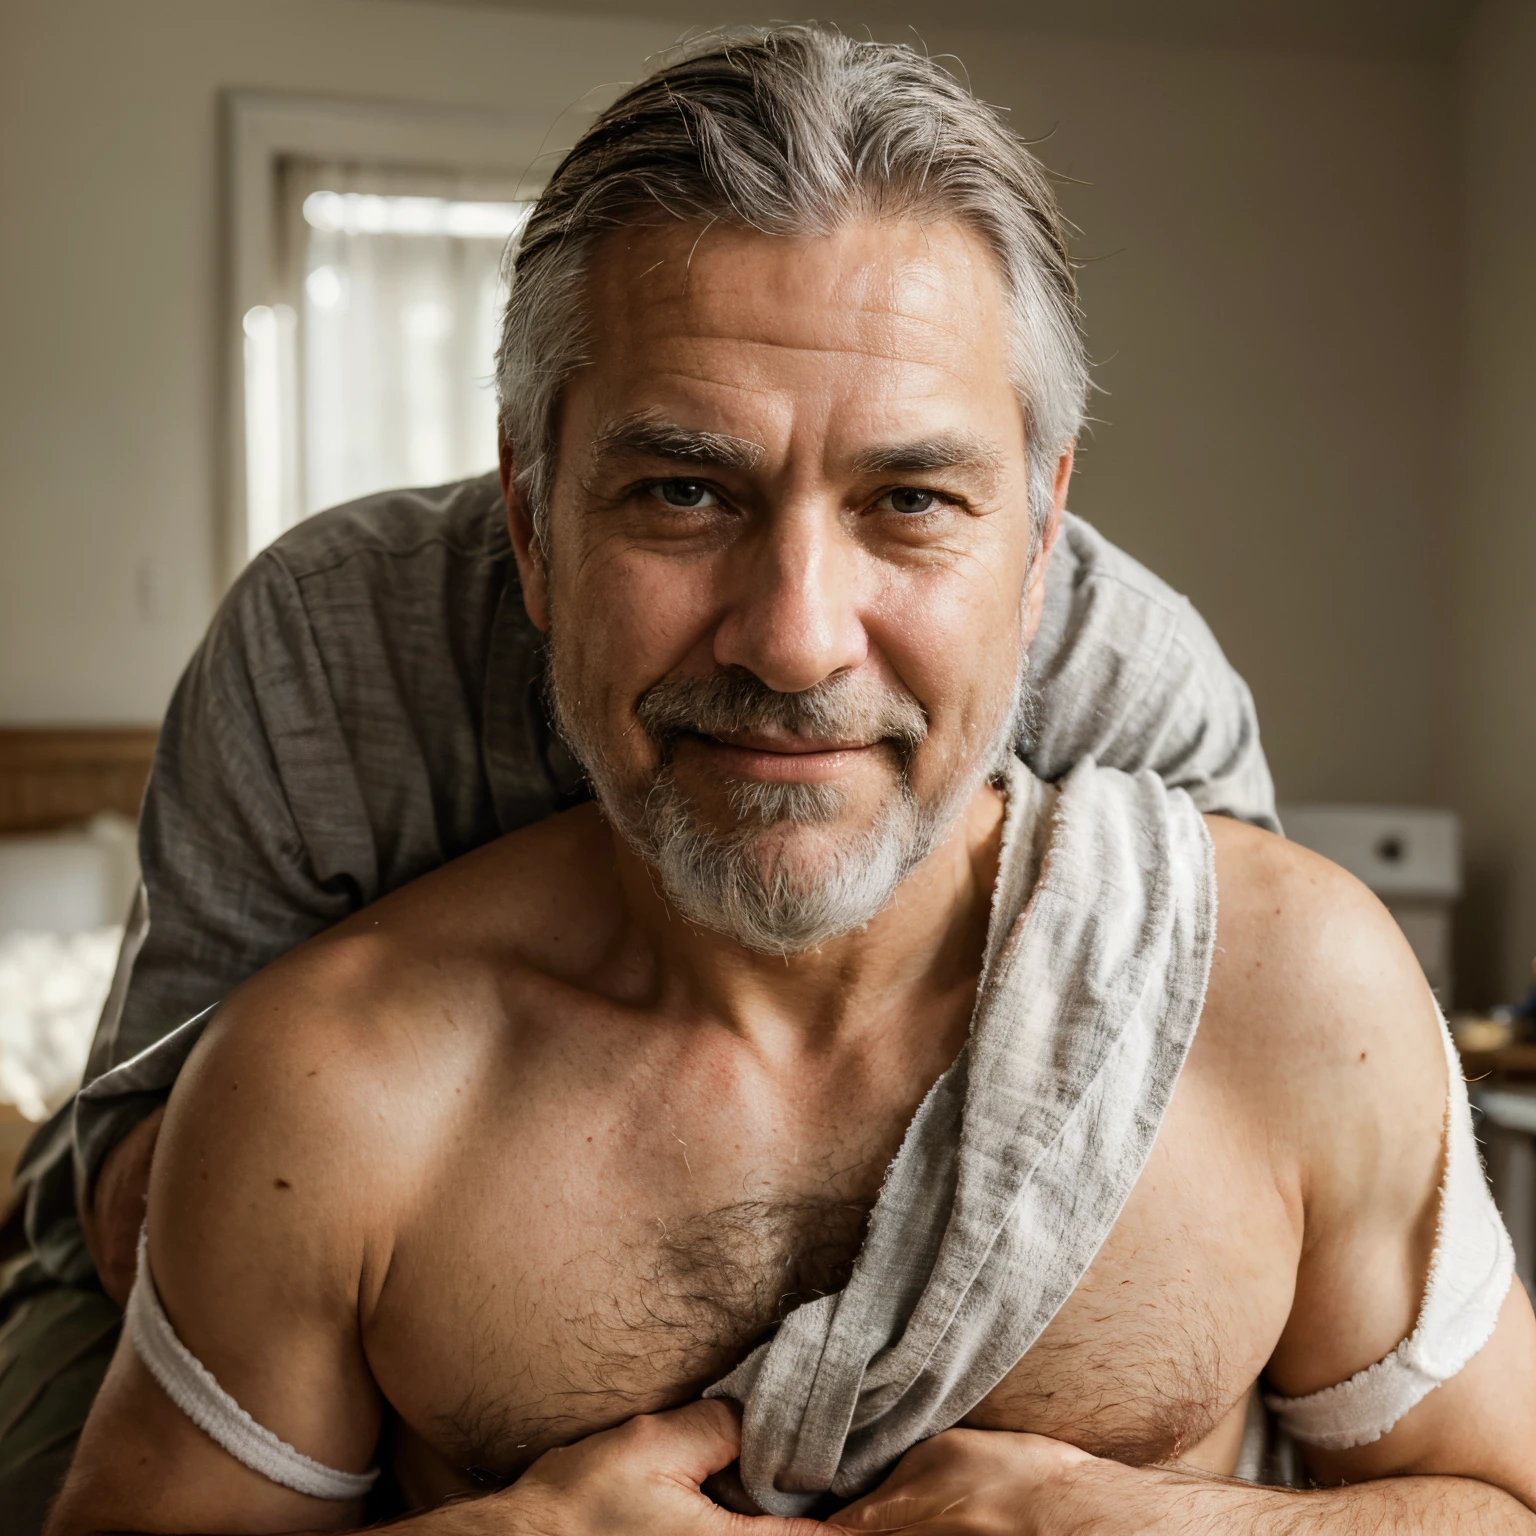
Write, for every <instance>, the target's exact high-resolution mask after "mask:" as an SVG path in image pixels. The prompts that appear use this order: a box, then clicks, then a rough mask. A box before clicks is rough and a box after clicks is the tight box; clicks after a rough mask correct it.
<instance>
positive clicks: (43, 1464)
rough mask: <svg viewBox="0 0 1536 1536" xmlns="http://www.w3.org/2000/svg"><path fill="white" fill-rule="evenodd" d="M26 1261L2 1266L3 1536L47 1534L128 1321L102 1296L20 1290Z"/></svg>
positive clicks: (63, 1288)
mask: <svg viewBox="0 0 1536 1536" xmlns="http://www.w3.org/2000/svg"><path fill="white" fill-rule="evenodd" d="M28 1262H29V1261H28V1259H26V1258H22V1259H18V1260H14V1261H13V1262H12V1263H10V1264H7V1265H5V1266H3V1267H0V1293H3V1294H5V1295H6V1297H7V1300H6V1304H5V1311H4V1315H3V1318H0V1510H3V1511H4V1518H3V1520H0V1524H3V1526H4V1530H5V1536H36V1533H37V1532H39V1531H41V1530H42V1528H43V1521H44V1519H45V1518H46V1516H47V1514H48V1506H49V1504H50V1503H51V1502H52V1500H53V1496H54V1494H56V1493H57V1492H58V1491H59V1486H60V1484H62V1483H63V1481H64V1474H65V1473H66V1472H67V1471H68V1470H69V1460H70V1457H71V1456H73V1455H74V1450H75V1442H76V1441H77V1440H78V1439H79V1438H80V1429H81V1426H82V1425H83V1424H84V1423H85V1418H86V1415H87V1414H88V1413H89V1412H90V1411H91V1403H92V1402H93V1401H94V1399H95V1397H96V1392H97V1389H98V1388H99V1387H100V1386H101V1380H102V1377H103V1376H105V1375H106V1373H107V1365H108V1362H109V1361H110V1360H111V1359H112V1351H113V1350H114V1349H115V1348H116V1346H117V1336H118V1333H119V1332H120V1331H121V1329H122V1323H123V1314H122V1313H121V1312H120V1311H119V1310H118V1309H117V1307H116V1305H115V1304H114V1303H113V1302H111V1301H110V1300H108V1298H107V1297H106V1296H104V1295H103V1294H102V1293H101V1292H100V1291H98V1290H91V1289H86V1288H84V1287H80V1286H67V1285H59V1284H57V1283H54V1282H44V1283H42V1284H37V1285H35V1286H34V1287H32V1288H26V1287H25V1286H24V1285H23V1284H17V1283H16V1282H17V1281H18V1280H19V1278H20V1274H19V1272H20V1270H21V1269H22V1268H23V1267H25V1266H26V1265H27V1264H28ZM32 1272H33V1274H34V1275H35V1274H36V1272H37V1267H36V1266H35V1265H33V1266H32Z"/></svg>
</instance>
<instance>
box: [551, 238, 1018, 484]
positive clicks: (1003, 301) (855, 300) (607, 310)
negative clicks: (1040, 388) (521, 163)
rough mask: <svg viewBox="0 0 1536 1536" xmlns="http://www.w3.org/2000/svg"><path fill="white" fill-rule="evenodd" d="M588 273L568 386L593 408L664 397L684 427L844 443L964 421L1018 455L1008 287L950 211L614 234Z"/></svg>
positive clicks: (629, 406) (621, 407)
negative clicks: (813, 434) (805, 434)
mask: <svg viewBox="0 0 1536 1536" xmlns="http://www.w3.org/2000/svg"><path fill="white" fill-rule="evenodd" d="M589 282H590V302H591V309H590V319H591V325H592V338H593V345H592V350H591V352H590V354H589V356H590V358H591V363H590V365H589V366H588V367H587V368H584V369H583V370H581V372H580V373H579V374H578V375H577V377H576V378H575V379H574V380H573V381H572V386H571V394H570V395H569V396H568V399H571V398H573V397H576V396H582V397H585V403H586V405H587V413H588V414H589V416H590V415H596V416H599V417H602V416H609V415H623V414H626V413H629V412H632V411H635V410H646V409H660V410H662V411H664V412H667V413H668V414H670V415H673V416H676V415H678V413H681V414H682V415H683V416H692V417H694V418H696V419H692V420H689V421H688V422H687V424H688V425H689V426H692V427H695V428H714V429H716V430H736V431H745V430H746V429H748V428H749V427H755V428H756V429H758V430H761V431H765V432H767V434H768V435H769V436H770V437H772V436H773V435H775V434H776V433H777V434H779V435H784V434H790V433H793V432H796V431H816V430H820V431H822V432H825V433H831V434H833V435H836V436H841V437H848V438H850V439H858V438H861V437H867V436H869V435H870V434H875V435H877V436H878V435H880V434H882V433H886V432H889V431H890V430H893V429H894V430H903V429H906V430H915V429H920V430H923V431H932V430H934V429H935V428H940V429H942V428H946V427H947V428H956V427H959V426H961V425H963V426H964V427H965V428H966V429H967V430H968V431H970V432H972V433H978V432H979V433H983V434H986V435H989V436H994V437H995V438H996V439H997V442H998V447H999V449H1001V450H1005V451H1006V450H1008V449H1010V448H1012V449H1015V450H1016V451H1017V453H1018V455H1019V458H1020V462H1021V463H1022V455H1023V422H1022V412H1021V409H1020V406H1019V403H1018V400H1017V397H1016V395H1015V393H1014V389H1013V384H1012V379H1011V376H1010V371H1009V350H1008V340H1009V320H1010V316H1009V309H1008V299H1007V293H1006V290H1005V287H1004V283H1003V280H1002V276H1001V273H1000V271H999V268H998V264H997V261H996V259H995V257H994V256H993V254H992V252H991V250H990V249H989V248H988V247H987V246H986V244H985V242H984V241H982V240H981V239H980V237H979V236H977V235H975V234H974V233H972V232H971V231H969V230H967V229H965V228H964V227H962V226H960V225H959V224H957V223H953V222H947V221H946V222H927V223H922V222H918V221H916V220H900V221H897V220H892V221H881V222H869V223H852V224H848V225H845V226H843V227H842V228H840V229H838V230H837V231H836V232H834V233H832V234H829V235H817V236H779V235H764V234H760V233H757V232H756V231H752V230H743V229H739V228H729V227H725V226H722V225H718V224H717V225H712V226H709V227H707V228H702V229H701V228H698V227H695V226H685V225H681V224H668V225H664V226H661V227H657V228H646V229H627V230H623V231H620V232H617V233H616V234H614V235H613V236H611V237H609V239H608V240H607V241H605V242H604V244H603V245H602V246H600V247H599V249H598V251H597V252H596V253H595V255H594V258H593V261H592V264H591V267H590V269H589ZM706 418H707V419H706ZM594 424H595V423H594ZM770 446H771V445H770ZM848 446H850V447H851V448H854V449H855V450H857V448H858V447H859V446H861V445H860V444H858V443H856V442H853V441H850V443H849V445H848Z"/></svg>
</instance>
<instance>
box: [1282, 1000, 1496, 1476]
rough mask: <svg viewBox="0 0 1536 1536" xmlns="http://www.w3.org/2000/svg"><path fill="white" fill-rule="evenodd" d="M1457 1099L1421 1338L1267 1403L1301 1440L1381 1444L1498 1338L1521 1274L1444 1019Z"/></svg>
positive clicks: (1450, 1107) (1452, 1103) (1337, 1446)
mask: <svg viewBox="0 0 1536 1536" xmlns="http://www.w3.org/2000/svg"><path fill="white" fill-rule="evenodd" d="M1441 1033H1442V1035H1443V1036H1444V1038H1445V1052H1446V1068H1447V1071H1448V1073H1449V1075H1450V1091H1449V1094H1448V1098H1447V1103H1446V1112H1445V1172H1444V1174H1443V1176H1442V1178H1441V1181H1440V1214H1439V1219H1438V1221H1437V1223H1436V1227H1435V1252H1434V1257H1433V1258H1432V1259H1431V1260H1430V1266H1429V1279H1428V1281H1427V1282H1426V1284H1425V1287H1424V1300H1423V1303H1422V1304H1421V1306H1420V1308H1419V1317H1418V1322H1417V1323H1416V1324H1415V1326H1414V1330H1413V1332H1412V1333H1411V1334H1409V1335H1408V1337H1407V1338H1406V1339H1404V1340H1403V1342H1402V1343H1401V1344H1399V1345H1398V1346H1397V1348H1396V1349H1394V1350H1393V1351H1392V1353H1391V1354H1390V1355H1388V1356H1387V1357H1386V1359H1384V1360H1378V1361H1377V1362H1376V1364H1375V1365H1371V1366H1367V1367H1366V1368H1365V1370H1363V1371H1359V1372H1357V1373H1356V1374H1355V1375H1353V1376H1351V1377H1350V1378H1349V1380H1348V1381H1342V1382H1340V1383H1339V1384H1338V1385H1337V1386H1334V1387H1324V1388H1323V1390H1322V1391H1320V1392H1312V1393H1309V1394H1308V1395H1307V1396H1306V1397H1275V1396H1266V1397H1265V1399H1264V1401H1265V1403H1266V1405H1267V1406H1268V1407H1269V1409H1270V1411H1271V1412H1272V1413H1274V1415H1275V1416H1276V1418H1278V1420H1279V1421H1280V1424H1281V1427H1282V1428H1284V1429H1285V1430H1286V1431H1287V1432H1288V1433H1289V1434H1290V1435H1291V1436H1292V1438H1293V1439H1296V1440H1299V1441H1301V1442H1302V1443H1303V1444H1304V1445H1315V1446H1318V1447H1319V1448H1321V1449H1323V1450H1329V1451H1344V1450H1349V1449H1350V1448H1352V1447H1353V1446H1357V1445H1369V1444H1370V1443H1371V1442H1372V1441H1374V1440H1379V1439H1380V1438H1381V1437H1382V1436H1383V1435H1384V1434H1386V1433H1387V1431H1388V1430H1389V1429H1391V1428H1392V1426H1393V1425H1394V1424H1396V1423H1397V1421H1398V1420H1399V1419H1400V1418H1402V1417H1403V1415H1404V1414H1405V1413H1407V1412H1408V1410H1409V1409H1410V1408H1412V1407H1413V1406H1414V1405H1415V1404H1417V1403H1418V1402H1419V1401H1421V1400H1422V1399H1423V1398H1424V1397H1426V1396H1427V1395H1428V1394H1429V1393H1431V1392H1433V1391H1434V1389H1435V1388H1436V1387H1438V1386H1439V1385H1440V1384H1441V1383H1442V1382H1446V1381H1449V1380H1450V1379H1451V1377H1453V1376H1454V1375H1455V1374H1456V1373H1457V1372H1458V1371H1459V1370H1461V1368H1462V1367H1463V1366H1464V1365H1465V1364H1466V1363H1467V1362H1468V1361H1469V1360H1470V1359H1471V1358H1472V1357H1473V1355H1475V1354H1476V1353H1477V1352H1478V1350H1480V1349H1481V1348H1482V1347H1483V1345H1484V1344H1486V1343H1487V1342H1488V1340H1489V1338H1490V1337H1492V1334H1493V1330H1494V1327H1495V1325H1496V1324H1497V1322H1498V1320H1499V1309H1500V1308H1501V1307H1502V1306H1503V1303H1504V1297H1505V1295H1506V1294H1507V1293H1508V1291H1509V1285H1510V1280H1511V1279H1512V1278H1513V1276H1514V1272H1515V1254H1514V1248H1513V1246H1512V1245H1511V1243H1510V1240H1509V1234H1508V1233H1507V1232H1506V1231H1505V1230H1504V1223H1503V1221H1502V1220H1501V1219H1500V1217H1499V1213H1498V1210H1497V1209H1496V1208H1495V1206H1494V1203H1493V1197H1492V1196H1491V1195H1490V1194H1489V1193H1488V1184H1487V1181H1486V1180H1485V1179H1484V1177H1483V1167H1482V1162H1481V1160H1480V1159H1479V1157H1478V1155H1477V1141H1476V1138H1475V1137H1474V1136H1473V1134H1472V1111H1471V1108H1470V1106H1469V1105H1468V1103H1467V1085H1466V1080H1465V1079H1464V1078H1463V1077H1462V1075H1461V1059H1460V1057H1459V1056H1458V1055H1457V1054H1456V1047H1455V1046H1454V1045H1453V1044H1452V1043H1451V1037H1450V1032H1449V1031H1448V1030H1446V1029H1445V1027H1444V1021H1443V1020H1442V1021H1441Z"/></svg>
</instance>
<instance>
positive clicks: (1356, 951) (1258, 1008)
mask: <svg viewBox="0 0 1536 1536" xmlns="http://www.w3.org/2000/svg"><path fill="white" fill-rule="evenodd" d="M1207 821H1208V824H1209V826H1210V830H1211V837H1212V841H1213V842H1214V844H1215V852H1216V876H1217V892H1218V918H1217V938H1216V946H1217V947H1216V953H1215V956H1214V959H1213V962H1212V967H1211V981H1210V987H1209V990H1208V992H1207V999H1206V1009H1205V1014H1204V1016H1203V1017H1202V1020H1201V1026H1200V1032H1201V1035H1202V1036H1203V1037H1204V1042H1203V1045H1204V1049H1205V1051H1206V1053H1207V1055H1208V1057H1210V1058H1213V1059H1215V1060H1216V1061H1217V1062H1219V1064H1220V1066H1221V1068H1222V1069H1223V1070H1225V1071H1227V1072H1229V1073H1230V1080H1231V1081H1232V1083H1233V1084H1234V1085H1235V1087H1236V1088H1237V1089H1238V1091H1240V1092H1243V1093H1245V1094H1247V1095H1249V1096H1250V1098H1251V1100H1252V1103H1253V1105H1254V1108H1255V1112H1256V1113H1262V1114H1263V1115H1264V1117H1265V1119H1266V1121H1267V1123H1268V1124H1269V1126H1270V1127H1271V1130H1272V1132H1275V1133H1278V1134H1279V1135H1280V1137H1281V1138H1283V1140H1284V1141H1285V1142H1286V1143H1287V1144H1289V1145H1290V1146H1291V1147H1292V1148H1293V1149H1294V1151H1295V1154H1296V1156H1297V1158H1298V1159H1299V1160H1300V1162H1301V1164H1302V1165H1303V1166H1302V1169H1301V1172H1302V1174H1303V1176H1307V1175H1309V1174H1310V1175H1311V1176H1312V1178H1313V1181H1314V1182H1315V1180H1316V1177H1317V1176H1318V1170H1319V1169H1326V1170H1327V1178H1328V1179H1329V1180H1330V1181H1331V1183H1332V1185H1334V1186H1338V1185H1340V1184H1344V1183H1349V1182H1351V1180H1352V1179H1353V1180H1356V1181H1364V1182H1371V1181H1372V1180H1374V1179H1376V1178H1377V1177H1378V1176H1380V1177H1381V1178H1384V1179H1386V1180H1387V1182H1389V1183H1390V1182H1393V1171H1392V1168H1390V1167H1388V1166H1387V1165H1388V1164H1393V1165H1394V1166H1395V1168H1396V1170H1397V1172H1398V1173H1399V1174H1401V1175H1403V1176H1404V1177H1403V1179H1402V1182H1403V1183H1404V1186H1405V1190H1406V1189H1407V1188H1408V1187H1410V1186H1411V1187H1412V1188H1413V1189H1417V1188H1418V1187H1419V1185H1420V1184H1421V1182H1422V1177H1429V1178H1430V1179H1431V1181H1432V1178H1433V1168H1434V1164H1435V1162H1436V1160H1437V1159H1438V1155H1439V1141H1440V1127H1441V1123H1442V1120H1443V1116H1444V1110H1445V1092H1446V1082H1445V1057H1444V1048H1443V1045H1442V1041H1441V1033H1440V1023H1439V1018H1438V1015H1437V1012H1436V1009H1435V1004H1434V999H1433V996H1432V994H1431V993H1430V990H1429V986H1428V983H1427V982H1426V981H1425V980H1424V976H1423V973H1422V971H1421V970H1420V968H1419V965H1418V962H1417V961H1416V959H1415V958H1414V955H1413V951H1412V950H1411V949H1410V948H1409V945H1408V942H1407V940H1406V939H1405V938H1404V937H1403V934H1402V932H1401V930H1400V929H1399V928H1398V926H1397V924H1396V922H1395V921H1394V920H1393V918H1392V916H1391V914H1390V913H1389V912H1388V911H1387V910H1386V908H1385V907H1383V906H1382V904H1381V903H1380V901H1378V900H1377V898H1376V897H1375V896H1374V895H1372V893H1371V892H1370V891H1368V890H1367V889H1366V888H1365V887H1364V886H1363V885H1362V884H1361V883H1360V882H1359V881H1358V880H1356V879H1355V878H1354V877H1353V876H1352V875H1350V874H1348V873H1347V872H1346V871H1344V870H1342V869H1340V868H1338V866H1337V865H1334V864H1331V863H1330V862H1329V861H1328V860H1326V859H1323V858H1320V857H1319V856H1318V855H1316V854H1314V853H1311V852H1309V851H1308V850H1307V849H1304V848H1301V847H1299V846H1298V845H1297V844H1295V843H1290V842H1287V841H1286V840H1285V839H1283V838H1280V837H1276V836H1274V835H1273V834H1271V833H1268V832H1262V831H1259V830H1258V829H1257V828H1254V827H1250V826H1247V825H1245V824H1243V823H1241V822H1236V821H1233V820H1231V819H1229V818H1226V817H1222V816H1211V817H1208V818H1207ZM1421 1163H1422V1164H1423V1168H1420V1166H1419V1165H1420V1164H1421ZM1380 1192H1381V1191H1378V1193H1380Z"/></svg>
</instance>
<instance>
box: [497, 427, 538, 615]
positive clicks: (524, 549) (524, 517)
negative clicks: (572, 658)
mask: <svg viewBox="0 0 1536 1536" xmlns="http://www.w3.org/2000/svg"><path fill="white" fill-rule="evenodd" d="M497 458H498V461H499V468H500V472H501V497H502V500H503V501H504V502H505V503H506V505H507V532H508V534H510V535H511V539H512V554H513V557H514V558H515V559H516V561H517V574H518V579H519V580H520V581H521V583H522V588H523V607H524V608H525V609H526V610H527V612H528V618H529V621H530V622H531V623H532V625H533V627H534V628H535V629H537V630H538V631H539V632H540V633H541V634H547V633H548V632H549V572H548V569H547V568H546V565H545V561H544V551H543V549H541V548H540V546H539V540H538V535H537V534H536V533H535V531H534V527H533V516H532V514H531V513H530V512H529V510H528V503H527V499H526V498H525V497H524V495H523V493H522V490H521V488H520V487H519V486H518V483H517V471H516V467H515V466H514V464H513V462H512V445H511V444H510V443H509V442H508V441H507V440H506V438H505V436H501V437H499V438H498V440H497Z"/></svg>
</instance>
